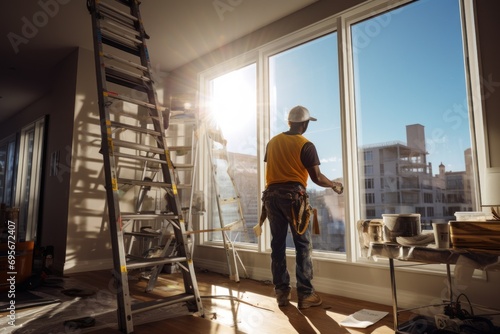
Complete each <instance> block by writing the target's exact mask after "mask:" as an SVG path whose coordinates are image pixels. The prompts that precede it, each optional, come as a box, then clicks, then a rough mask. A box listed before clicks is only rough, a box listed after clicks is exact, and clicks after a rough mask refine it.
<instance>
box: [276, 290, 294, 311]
mask: <svg viewBox="0 0 500 334" xmlns="http://www.w3.org/2000/svg"><path fill="white" fill-rule="evenodd" d="M290 295H291V292H290V289H288V290H276V301H277V302H278V306H280V307H281V306H287V305H288V303H289V301H290Z"/></svg>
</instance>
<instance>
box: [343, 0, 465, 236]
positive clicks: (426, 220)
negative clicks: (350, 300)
mask: <svg viewBox="0 0 500 334" xmlns="http://www.w3.org/2000/svg"><path fill="white" fill-rule="evenodd" d="M351 32H352V41H353V45H352V47H353V63H354V77H355V102H356V122H357V140H358V159H359V160H358V161H359V169H358V170H359V177H360V181H361V182H360V183H359V184H360V185H363V186H364V185H366V184H369V185H370V187H362V188H361V189H359V191H360V192H361V194H362V196H360V198H362V199H363V198H364V199H365V201H364V202H363V203H362V206H363V207H362V213H363V216H364V217H362V218H380V217H381V215H382V214H383V213H420V214H421V221H422V226H423V228H427V229H429V228H431V227H430V226H431V222H432V220H434V219H453V215H454V212H455V211H470V210H472V209H474V208H475V203H474V202H473V196H472V189H474V186H473V182H474V179H473V175H472V168H471V166H472V160H471V139H470V130H469V129H470V128H469V118H468V115H469V113H468V107H467V106H468V104H467V95H466V84H465V72H464V55H463V45H462V35H461V34H462V33H461V22H460V13H459V1H458V0H440V1H429V0H427V1H417V2H414V3H411V4H409V5H407V6H404V7H402V8H399V9H397V10H394V11H392V12H387V13H385V14H383V15H379V16H376V17H373V18H370V19H367V20H365V21H363V22H359V23H357V24H354V25H352V27H351ZM363 180H367V181H363ZM368 180H369V181H368ZM363 194H364V195H363Z"/></svg>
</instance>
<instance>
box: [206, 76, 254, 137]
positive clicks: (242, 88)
mask: <svg viewBox="0 0 500 334" xmlns="http://www.w3.org/2000/svg"><path fill="white" fill-rule="evenodd" d="M255 108H256V101H255V87H252V81H251V80H249V78H248V75H247V74H246V73H245V71H234V72H231V73H228V74H226V75H223V76H221V77H218V78H216V79H215V80H214V81H213V95H212V104H211V111H212V115H213V117H214V120H215V122H216V124H217V126H218V127H220V129H221V130H222V133H223V135H224V136H225V137H226V139H229V138H235V136H244V133H243V132H242V130H243V129H244V128H245V127H247V126H248V124H249V121H250V119H251V118H252V117H255Z"/></svg>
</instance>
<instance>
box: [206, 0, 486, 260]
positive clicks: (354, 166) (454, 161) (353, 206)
mask: <svg viewBox="0 0 500 334" xmlns="http://www.w3.org/2000/svg"><path fill="white" fill-rule="evenodd" d="M461 3H462V1H460V0H440V1H433V0H419V1H399V2H397V4H398V7H396V6H397V5H396V2H394V1H382V0H377V1H370V2H366V3H365V4H363V5H362V6H359V7H357V8H354V9H352V10H351V11H347V12H345V13H342V14H341V17H340V18H339V17H331V18H329V19H327V20H324V21H321V22H318V23H317V24H315V25H313V26H311V27H308V28H306V29H303V30H301V31H298V32H296V33H293V34H290V35H288V36H285V37H283V38H281V39H279V40H277V41H274V42H272V43H269V44H266V45H265V46H263V47H262V48H259V49H258V50H252V52H251V55H250V54H245V55H244V56H242V58H245V59H246V60H247V62H246V64H248V63H249V62H248V59H250V58H251V59H252V60H251V62H252V65H248V66H246V65H245V64H241V63H239V64H236V63H237V62H234V63H233V65H229V63H225V64H222V65H220V66H218V67H217V68H215V69H210V70H209V71H207V73H204V74H203V75H202V78H204V80H205V82H202V84H201V87H205V88H204V89H206V90H208V91H203V92H202V93H203V94H202V95H206V96H208V97H209V98H210V99H211V102H212V103H211V110H212V114H213V115H217V113H221V115H225V116H215V118H217V119H218V121H217V124H218V126H220V129H222V131H223V133H224V136H225V138H226V139H227V148H228V151H229V152H232V153H233V154H234V157H235V161H237V162H238V163H240V164H241V166H240V168H239V170H238V171H239V175H240V176H239V177H240V181H238V182H240V183H241V186H240V185H239V186H238V189H239V191H240V193H241V194H242V196H246V197H244V202H246V203H248V204H247V205H248V206H247V207H246V208H244V212H245V218H246V219H247V231H249V233H248V235H250V236H252V237H253V232H252V231H251V230H250V227H251V226H253V225H254V224H255V223H256V222H257V215H258V212H259V210H258V208H259V206H260V196H261V191H262V190H263V189H262V185H263V184H264V180H263V179H264V175H265V173H264V166H265V165H264V163H263V161H262V159H263V156H264V152H265V144H266V143H267V141H268V140H269V139H270V138H272V137H273V136H274V135H276V134H278V133H280V132H283V131H286V130H288V124H287V120H286V116H287V113H288V111H289V110H290V109H291V108H292V107H294V106H296V105H303V106H305V107H306V108H308V109H309V110H310V112H311V114H312V115H313V116H314V117H317V118H318V121H317V122H311V123H310V124H309V128H308V130H307V132H306V133H305V134H304V136H305V137H306V138H308V139H309V140H310V141H312V142H313V143H314V144H315V145H316V147H317V151H318V154H319V157H320V160H321V166H320V168H321V171H322V172H323V174H325V175H326V176H327V177H329V178H331V179H335V180H339V181H341V182H343V183H344V184H345V185H346V192H344V194H343V195H341V196H338V195H336V194H334V193H333V192H332V191H331V190H330V189H324V188H321V187H318V186H316V185H315V184H314V183H313V182H312V181H311V180H309V182H308V192H309V194H310V199H311V204H312V206H313V207H315V208H316V209H317V210H318V218H319V222H320V232H321V233H320V235H314V236H313V238H314V239H313V246H314V250H315V251H316V252H315V255H316V256H317V255H319V251H322V252H323V253H325V254H326V256H335V255H336V254H337V255H338V254H339V253H344V252H345V253H346V258H347V259H348V260H349V259H353V254H356V249H357V243H356V242H353V241H355V240H356V238H355V237H354V236H355V234H356V232H355V226H356V221H357V220H358V219H366V218H381V215H382V214H383V213H420V214H421V215H422V225H423V226H424V227H429V226H431V225H430V222H431V221H432V220H433V219H452V218H453V214H454V212H455V211H467V210H471V209H472V210H478V209H480V208H479V207H478V203H476V200H477V198H478V187H477V185H476V180H477V175H476V174H477V170H476V166H475V164H474V163H473V161H474V159H473V158H474V157H475V156H476V147H474V145H473V143H475V142H476V141H474V140H472V136H473V135H474V132H473V131H472V130H473V128H472V127H471V124H473V122H472V120H469V117H470V116H472V115H473V113H472V112H469V97H470V95H471V93H470V92H468V91H467V87H468V80H469V79H468V78H472V77H473V78H476V75H475V74H474V73H468V72H467V71H466V70H467V67H466V66H465V63H466V61H465V57H464V49H465V48H464V43H463V41H464V39H463V31H464V30H463V28H462V25H463V22H462V8H461V7H460V4H461ZM469 14H470V13H469ZM464 17H468V16H467V15H464ZM214 73H215V74H214ZM469 86H470V85H469ZM248 96H250V99H247V98H248ZM216 100H218V101H219V102H218V103H214V101H216ZM235 100H236V101H237V102H234V101H235ZM244 101H253V102H244ZM254 102H257V104H254ZM224 104H225V105H226V106H229V108H226V107H223V105H224ZM225 109H228V110H230V112H229V113H227V114H226V113H225V112H223V110H225ZM223 123H226V124H228V125H227V126H226V128H224V125H223ZM219 167H220V168H221V170H222V171H224V170H226V166H225V165H224V164H223V163H222V162H221V163H220V166H219ZM237 175H238V174H237ZM236 178H238V176H237V177H236ZM243 179H244V180H243ZM209 217H212V218H213V222H209V223H211V224H212V227H216V226H215V225H214V224H217V220H216V213H214V214H213V215H212V216H209ZM344 234H345V235H346V236H349V237H348V238H344ZM219 238H220V237H219ZM212 240H215V241H217V237H216V236H215V234H214V236H213V237H212ZM263 240H264V241H265V242H266V243H267V244H266V245H265V246H266V247H263V248H260V250H264V249H269V244H268V242H269V238H264V239H263ZM237 241H244V239H243V238H242V237H241V236H240V237H238V238H237ZM250 242H251V243H255V242H256V240H255V239H252V238H250ZM292 246H293V244H292V241H291V238H289V239H288V241H287V247H292Z"/></svg>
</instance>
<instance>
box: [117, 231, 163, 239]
mask: <svg viewBox="0 0 500 334" xmlns="http://www.w3.org/2000/svg"><path fill="white" fill-rule="evenodd" d="M123 234H124V235H131V236H134V237H143V238H159V237H161V236H162V234H161V232H124V233H123Z"/></svg>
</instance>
